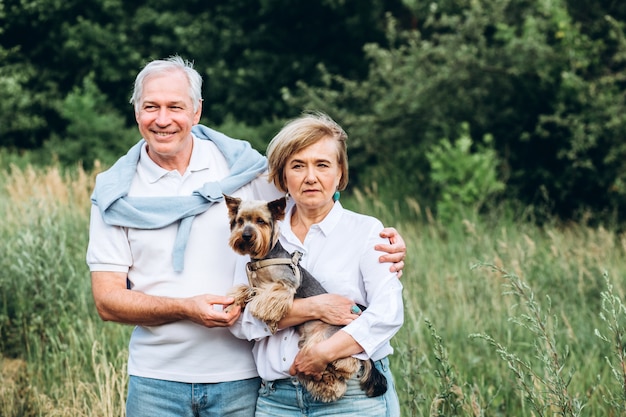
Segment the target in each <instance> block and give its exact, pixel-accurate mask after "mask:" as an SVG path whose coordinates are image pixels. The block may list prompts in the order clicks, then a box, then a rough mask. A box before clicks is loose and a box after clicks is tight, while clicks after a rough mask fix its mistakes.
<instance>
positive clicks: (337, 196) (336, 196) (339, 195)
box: [333, 191, 341, 201]
mask: <svg viewBox="0 0 626 417" xmlns="http://www.w3.org/2000/svg"><path fill="white" fill-rule="evenodd" d="M339 197H341V193H340V192H339V191H335V194H333V201H337V200H339Z"/></svg>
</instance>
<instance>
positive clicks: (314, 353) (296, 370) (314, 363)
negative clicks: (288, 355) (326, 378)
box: [289, 342, 331, 381]
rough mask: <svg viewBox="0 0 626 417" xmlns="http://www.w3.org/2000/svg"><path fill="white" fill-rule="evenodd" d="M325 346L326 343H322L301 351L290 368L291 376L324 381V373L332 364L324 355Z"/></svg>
mask: <svg viewBox="0 0 626 417" xmlns="http://www.w3.org/2000/svg"><path fill="white" fill-rule="evenodd" d="M323 344H324V342H321V343H318V344H317V345H314V346H311V347H310V348H303V349H301V350H300V351H299V352H298V354H297V355H296V358H295V359H294V361H293V363H292V364H291V367H290V368H289V374H290V375H296V374H303V375H306V376H308V377H310V378H313V379H314V380H316V381H319V380H320V379H322V373H323V372H324V371H325V370H326V366H328V364H329V363H330V362H331V361H330V360H329V359H327V358H326V357H325V356H324V355H323V353H322V352H323V349H322V347H323V346H321V345H323Z"/></svg>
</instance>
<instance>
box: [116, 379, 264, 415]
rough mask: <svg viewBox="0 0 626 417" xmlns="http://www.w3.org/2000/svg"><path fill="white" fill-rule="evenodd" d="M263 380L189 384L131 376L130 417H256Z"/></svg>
mask: <svg viewBox="0 0 626 417" xmlns="http://www.w3.org/2000/svg"><path fill="white" fill-rule="evenodd" d="M260 383H261V379H260V378H252V379H244V380H241V381H232V382H219V383H215V384H187V383H184V382H174V381H163V380H160V379H151V378H142V377H138V376H132V375H131V376H130V379H129V381H128V398H127V400H126V416H127V417H156V416H158V417H222V416H231V417H253V416H254V408H255V404H256V399H257V393H258V391H259V386H260Z"/></svg>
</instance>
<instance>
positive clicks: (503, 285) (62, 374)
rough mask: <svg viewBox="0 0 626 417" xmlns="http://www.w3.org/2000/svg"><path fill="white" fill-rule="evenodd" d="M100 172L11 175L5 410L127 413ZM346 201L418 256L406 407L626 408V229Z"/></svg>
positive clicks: (3, 191)
mask: <svg viewBox="0 0 626 417" xmlns="http://www.w3.org/2000/svg"><path fill="white" fill-rule="evenodd" d="M93 179H94V176H93V174H91V173H85V172H83V171H82V170H80V169H75V170H72V171H70V172H62V171H60V170H59V169H58V168H54V167H52V168H46V169H34V168H32V167H30V166H27V167H25V168H13V169H11V170H8V171H2V172H0V218H2V219H3V221H2V222H0V238H1V239H2V242H3V250H2V251H0V268H1V269H0V270H2V271H3V272H2V275H1V276H0V336H1V338H0V350H1V352H2V358H0V369H1V373H0V415H1V416H43V415H46V416H48V415H52V416H93V415H98V416H120V415H123V402H124V397H125V391H126V381H127V377H126V353H127V352H126V349H127V343H128V337H129V332H130V330H131V329H130V327H128V326H121V325H117V324H113V323H103V322H102V321H101V320H100V319H99V318H98V317H97V314H96V312H95V309H94V306H93V301H92V298H91V292H90V280H89V273H88V269H87V266H86V265H85V259H84V257H85V249H86V245H87V237H88V236H87V234H88V223H89V219H88V214H89V195H90V192H91V188H92V186H93ZM375 191H376V190H375V188H373V189H371V190H367V191H365V192H363V193H356V194H355V195H353V196H351V197H346V196H342V201H343V202H344V204H345V205H346V206H347V207H349V208H352V209H355V210H357V211H361V212H365V213H370V214H372V215H375V216H376V217H378V218H380V219H381V220H383V222H384V223H385V224H387V225H393V226H395V227H396V228H397V229H398V230H400V232H401V233H402V236H403V237H404V239H405V241H406V243H407V246H408V254H407V261H406V269H405V274H404V276H403V277H402V283H403V285H404V288H405V289H404V298H405V324H404V326H403V328H402V329H401V331H400V332H399V333H398V335H397V336H396V337H395V338H394V340H393V341H392V343H393V345H394V347H395V350H396V352H395V354H394V355H393V357H392V358H391V360H392V369H393V371H394V375H395V379H396V386H397V390H398V393H399V396H400V400H401V405H402V410H403V415H404V416H444V415H445V416H455V415H457V416H532V415H534V416H578V415H580V416H623V415H626V406H625V404H626V387H625V382H624V381H626V378H625V376H624V372H625V371H624V369H625V368H624V364H625V351H624V343H625V341H624V339H625V336H624V328H625V326H624V321H625V319H626V309H625V307H624V304H623V300H624V299H625V295H624V292H625V291H626V285H625V281H624V277H625V276H626V265H625V264H626V263H625V262H624V252H625V249H626V238H625V237H624V236H623V235H621V234H618V233H616V232H614V231H612V230H609V229H604V228H590V227H587V226H585V225H575V224H569V225H567V226H559V225H556V224H554V225H547V226H544V227H542V228H539V227H536V226H534V225H532V224H527V223H520V222H517V221H513V220H510V219H506V218H498V217H483V218H462V217H459V219H457V220H456V221H451V222H449V223H448V224H445V225H442V224H438V223H437V222H436V221H435V220H434V219H433V217H432V216H431V215H430V214H429V212H428V210H426V209H422V208H421V207H420V206H419V204H418V202H417V201H415V200H412V199H407V200H405V201H398V202H391V203H381V202H377V201H376V200H377V198H376V192H375Z"/></svg>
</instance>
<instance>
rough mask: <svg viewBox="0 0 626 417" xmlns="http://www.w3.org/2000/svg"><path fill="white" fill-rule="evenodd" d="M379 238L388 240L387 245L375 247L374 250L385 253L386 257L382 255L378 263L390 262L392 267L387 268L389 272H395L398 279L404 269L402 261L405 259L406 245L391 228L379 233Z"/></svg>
mask: <svg viewBox="0 0 626 417" xmlns="http://www.w3.org/2000/svg"><path fill="white" fill-rule="evenodd" d="M380 237H382V238H387V239H389V244H388V245H383V244H380V245H376V246H375V247H374V249H376V250H379V251H381V252H387V254H386V255H382V256H381V257H380V258H379V261H380V262H381V263H382V262H391V263H392V265H391V267H390V268H389V270H390V271H391V272H396V273H397V274H398V278H400V277H401V276H402V270H403V269H404V259H405V258H406V245H405V243H404V239H402V236H400V234H399V233H398V231H397V230H396V229H395V228H393V227H385V228H384V229H383V230H382V231H381V232H380Z"/></svg>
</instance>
